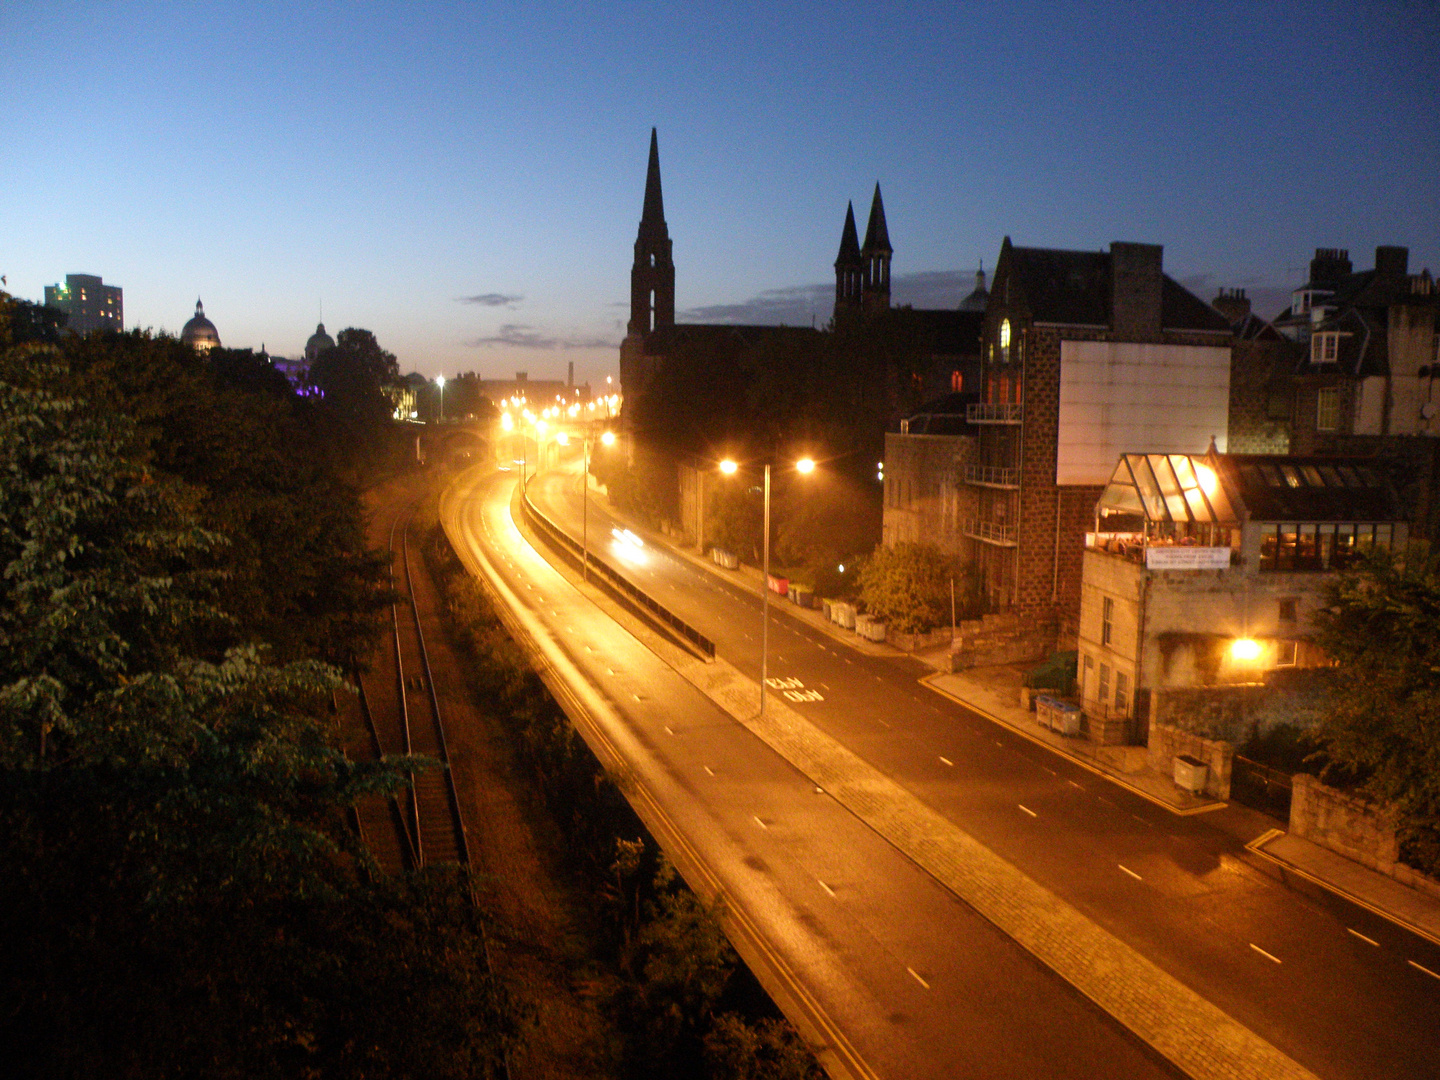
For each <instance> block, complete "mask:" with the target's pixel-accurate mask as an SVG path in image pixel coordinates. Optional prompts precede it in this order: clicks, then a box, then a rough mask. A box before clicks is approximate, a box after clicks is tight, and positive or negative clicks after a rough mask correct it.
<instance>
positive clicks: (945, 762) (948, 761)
mask: <svg viewBox="0 0 1440 1080" xmlns="http://www.w3.org/2000/svg"><path fill="white" fill-rule="evenodd" d="M940 760H941V762H943V763H944V764H946V765H949V766H950V767H951V768H954V766H955V763H954V762H953V761H951V760H950V759H949V758H948V757H942V758H941V759H940Z"/></svg>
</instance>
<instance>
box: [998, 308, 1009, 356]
mask: <svg viewBox="0 0 1440 1080" xmlns="http://www.w3.org/2000/svg"><path fill="white" fill-rule="evenodd" d="M1000 360H1001V362H1002V363H1005V364H1008V363H1009V362H1010V320H1009V319H1001V320H1000Z"/></svg>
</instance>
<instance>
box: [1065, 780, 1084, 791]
mask: <svg viewBox="0 0 1440 1080" xmlns="http://www.w3.org/2000/svg"><path fill="white" fill-rule="evenodd" d="M1065 783H1067V784H1069V785H1070V786H1071V787H1073V788H1075V790H1077V791H1084V790H1085V789H1084V788H1083V787H1081V786H1080V785H1079V784H1077V783H1075V781H1074V780H1066V781H1065Z"/></svg>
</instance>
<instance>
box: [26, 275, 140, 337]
mask: <svg viewBox="0 0 1440 1080" xmlns="http://www.w3.org/2000/svg"><path fill="white" fill-rule="evenodd" d="M45 306H46V307H53V308H56V309H58V310H60V311H63V312H64V313H65V315H66V317H67V318H66V323H65V326H66V329H69V330H73V331H75V333H77V334H88V333H90V331H92V330H114V331H115V332H116V333H119V332H120V331H122V330H124V329H125V302H124V295H123V290H122V289H121V288H120V286H119V285H106V284H105V283H104V282H103V281H101V280H100V278H99V277H97V276H96V275H94V274H66V275H65V284H64V285H46V286H45Z"/></svg>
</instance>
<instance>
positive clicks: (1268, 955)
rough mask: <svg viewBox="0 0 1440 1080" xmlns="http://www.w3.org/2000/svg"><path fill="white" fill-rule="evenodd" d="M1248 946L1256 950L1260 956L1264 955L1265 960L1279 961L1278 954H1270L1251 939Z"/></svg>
mask: <svg viewBox="0 0 1440 1080" xmlns="http://www.w3.org/2000/svg"><path fill="white" fill-rule="evenodd" d="M1250 947H1251V948H1252V949H1254V950H1255V951H1256V952H1258V953H1259V954H1260V955H1261V956H1263V957H1265V959H1266V960H1274V961H1275V963H1277V964H1278V963H1280V958H1279V957H1278V956H1271V955H1270V954H1269V953H1268V952H1266V951H1265V950H1264V949H1262V948H1261V947H1260V946H1259V945H1256V944H1255V943H1254V942H1253V941H1252V942H1250Z"/></svg>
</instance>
